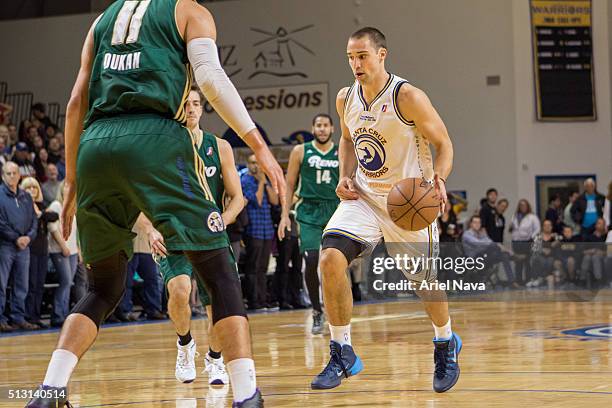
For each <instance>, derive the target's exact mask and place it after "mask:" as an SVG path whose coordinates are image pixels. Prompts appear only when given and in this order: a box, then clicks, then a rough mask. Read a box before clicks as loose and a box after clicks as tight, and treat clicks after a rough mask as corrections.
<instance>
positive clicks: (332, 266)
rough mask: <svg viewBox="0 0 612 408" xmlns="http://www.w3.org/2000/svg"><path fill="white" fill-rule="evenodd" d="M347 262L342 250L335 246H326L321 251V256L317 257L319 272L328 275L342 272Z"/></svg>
mask: <svg viewBox="0 0 612 408" xmlns="http://www.w3.org/2000/svg"><path fill="white" fill-rule="evenodd" d="M347 266H348V262H347V260H346V257H345V256H344V254H343V253H342V252H340V251H339V250H338V249H336V248H326V249H324V250H323V251H321V257H320V258H319V268H320V269H321V274H323V275H328V274H333V273H334V272H336V271H338V272H340V273H344V271H345V269H346V267H347Z"/></svg>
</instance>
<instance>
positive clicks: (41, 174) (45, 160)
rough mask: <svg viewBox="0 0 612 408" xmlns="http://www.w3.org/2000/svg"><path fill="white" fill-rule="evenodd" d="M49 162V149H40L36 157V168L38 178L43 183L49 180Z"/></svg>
mask: <svg viewBox="0 0 612 408" xmlns="http://www.w3.org/2000/svg"><path fill="white" fill-rule="evenodd" d="M48 164H49V153H47V149H40V151H39V152H38V153H37V154H36V157H34V170H35V171H36V179H37V180H38V181H40V182H41V183H44V182H45V181H47V165H48Z"/></svg>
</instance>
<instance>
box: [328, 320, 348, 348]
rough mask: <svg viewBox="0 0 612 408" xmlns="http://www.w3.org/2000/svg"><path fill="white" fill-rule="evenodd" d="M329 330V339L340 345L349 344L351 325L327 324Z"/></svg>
mask: <svg viewBox="0 0 612 408" xmlns="http://www.w3.org/2000/svg"><path fill="white" fill-rule="evenodd" d="M329 332H330V333H331V339H332V340H333V341H335V342H336V343H340V345H341V346H344V345H345V344H348V345H349V346H350V345H351V325H350V324H349V325H346V326H332V325H331V324H330V325H329Z"/></svg>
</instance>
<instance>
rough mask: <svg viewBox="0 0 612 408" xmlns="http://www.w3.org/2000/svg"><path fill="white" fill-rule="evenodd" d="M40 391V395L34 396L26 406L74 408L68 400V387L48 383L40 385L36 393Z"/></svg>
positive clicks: (35, 407) (27, 407) (30, 407)
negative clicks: (52, 385) (51, 385)
mask: <svg viewBox="0 0 612 408" xmlns="http://www.w3.org/2000/svg"><path fill="white" fill-rule="evenodd" d="M36 393H38V395H39V396H38V397H35V398H32V399H31V400H30V402H28V405H26V408H64V407H67V408H72V405H70V402H68V389H67V388H66V387H50V386H48V385H39V386H38V388H37V389H36V391H34V395H36Z"/></svg>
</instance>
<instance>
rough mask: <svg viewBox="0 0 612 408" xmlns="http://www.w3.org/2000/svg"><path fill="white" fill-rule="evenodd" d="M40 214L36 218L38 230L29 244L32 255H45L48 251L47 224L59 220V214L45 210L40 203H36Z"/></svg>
mask: <svg viewBox="0 0 612 408" xmlns="http://www.w3.org/2000/svg"><path fill="white" fill-rule="evenodd" d="M36 206H37V207H38V209H39V210H40V211H42V214H40V217H39V218H38V232H37V234H36V238H35V239H34V240H33V241H32V243H31V244H30V253H31V254H34V255H47V254H48V253H49V238H48V236H47V232H48V230H47V224H48V223H50V222H55V221H57V220H59V214H58V213H56V212H53V211H50V212H47V211H45V206H44V205H43V204H42V203H36Z"/></svg>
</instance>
